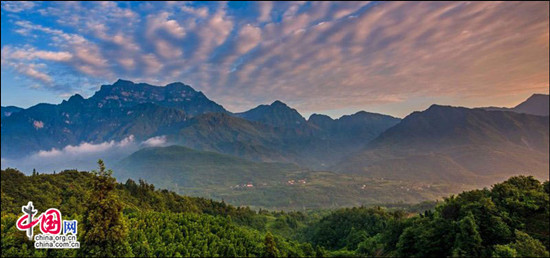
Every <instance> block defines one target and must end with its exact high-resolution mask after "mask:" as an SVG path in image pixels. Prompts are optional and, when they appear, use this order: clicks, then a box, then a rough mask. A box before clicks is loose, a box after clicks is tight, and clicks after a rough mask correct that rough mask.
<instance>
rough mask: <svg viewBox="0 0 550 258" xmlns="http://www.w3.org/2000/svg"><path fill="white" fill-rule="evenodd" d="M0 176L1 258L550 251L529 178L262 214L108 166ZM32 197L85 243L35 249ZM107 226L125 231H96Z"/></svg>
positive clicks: (542, 197) (544, 208)
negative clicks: (432, 200)
mask: <svg viewBox="0 0 550 258" xmlns="http://www.w3.org/2000/svg"><path fill="white" fill-rule="evenodd" d="M1 178H2V180H1V210H2V220H1V231H2V232H1V236H2V256H184V257H186V256H190V257H196V256H266V257H272V256H281V257H282V256H418V257H420V256H421V257H424V256H498V257H506V256H510V257H511V256H519V257H522V256H548V250H549V249H550V247H549V244H550V239H549V231H550V230H549V227H550V225H549V218H550V216H549V183H548V181H546V182H544V183H541V182H539V181H537V180H536V179H534V178H533V177H526V176H517V177H512V178H510V179H508V180H507V181H505V182H503V183H500V184H496V185H494V186H493V187H492V188H491V189H481V190H474V191H468V192H463V193H461V194H458V195H457V196H451V197H449V198H446V199H444V200H443V201H441V202H438V203H437V205H435V208H432V209H426V210H423V211H422V212H420V213H415V212H411V209H409V210H406V209H395V208H384V207H370V208H368V207H356V208H345V209H338V210H332V211H327V210H323V211H308V212H274V211H265V210H259V211H254V210H251V209H250V208H248V207H234V206H231V205H227V204H225V203H224V202H223V201H222V202H216V201H212V200H208V199H204V198H197V197H188V196H180V195H177V194H175V193H173V192H170V191H167V190H159V189H155V187H154V186H153V185H151V184H148V183H146V182H144V181H141V180H140V181H139V182H135V181H133V180H128V181H126V183H116V182H115V180H114V178H112V176H111V172H110V171H109V170H106V169H105V168H104V167H103V166H102V165H100V170H99V171H93V172H92V173H90V172H79V171H75V170H67V171H63V172H61V173H58V174H38V173H33V175H30V176H25V175H24V174H23V173H21V172H19V171H17V170H15V169H6V170H2V172H1ZM104 200H108V201H107V202H106V201H104ZM28 201H33V203H34V205H35V208H36V209H37V210H38V211H39V212H42V211H44V210H46V209H48V208H58V209H59V210H60V211H61V212H62V213H63V218H64V219H77V220H78V221H79V228H78V236H79V241H80V243H81V249H78V250H73V249H66V250H53V249H38V250H35V249H34V247H33V242H32V241H29V240H28V238H27V237H26V235H25V232H23V231H19V230H18V229H17V228H16V226H15V221H16V220H17V218H18V217H19V216H21V215H22V214H21V206H22V205H24V204H26V203H27V202H28ZM105 203H108V204H105ZM98 214H110V217H107V216H103V215H102V216H99V215H98ZM101 220H104V221H101ZM105 221H109V223H110V224H108V223H107V224H105V223H103V222H105ZM102 224H103V225H107V227H108V228H117V229H118V230H116V231H112V230H111V231H109V232H111V233H109V234H104V235H98V234H97V232H101V230H102V229H101V230H100V228H98V227H99V225H102ZM94 232H96V233H94Z"/></svg>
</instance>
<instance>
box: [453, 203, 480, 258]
mask: <svg viewBox="0 0 550 258" xmlns="http://www.w3.org/2000/svg"><path fill="white" fill-rule="evenodd" d="M458 227H459V232H458V233H457V235H456V239H455V246H454V249H453V256H479V255H480V254H481V249H482V245H481V242H482V240H481V236H480V235H479V230H478V227H477V225H476V222H475V219H474V215H473V214H472V213H469V214H468V215H467V216H466V217H464V218H463V219H461V220H460V222H459V225H458Z"/></svg>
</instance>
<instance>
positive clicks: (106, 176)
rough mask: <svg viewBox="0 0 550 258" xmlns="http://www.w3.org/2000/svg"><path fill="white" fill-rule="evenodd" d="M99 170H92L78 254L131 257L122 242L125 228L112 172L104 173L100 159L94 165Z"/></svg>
mask: <svg viewBox="0 0 550 258" xmlns="http://www.w3.org/2000/svg"><path fill="white" fill-rule="evenodd" d="M97 164H98V165H99V171H95V170H94V171H92V172H93V174H94V175H95V177H94V179H93V183H92V185H93V189H92V194H91V195H90V199H89V201H88V204H87V211H86V213H85V216H84V221H83V222H84V223H83V224H84V229H85V233H84V236H83V240H84V243H83V244H82V245H81V246H82V248H81V252H83V253H82V255H86V256H101V257H116V256H130V255H132V252H131V249H130V245H129V243H128V242H127V240H126V236H127V234H128V229H127V227H126V225H125V223H124V218H123V215H122V202H121V201H120V200H119V199H118V197H117V196H116V195H115V193H114V191H113V190H114V189H115V186H116V180H115V178H113V177H112V176H111V174H112V173H113V171H111V170H105V164H104V163H103V160H99V161H98V162H97Z"/></svg>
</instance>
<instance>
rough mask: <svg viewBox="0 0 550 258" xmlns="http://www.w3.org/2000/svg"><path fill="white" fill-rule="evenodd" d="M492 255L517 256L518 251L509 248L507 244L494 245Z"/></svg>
mask: <svg viewBox="0 0 550 258" xmlns="http://www.w3.org/2000/svg"><path fill="white" fill-rule="evenodd" d="M492 256H493V257H517V256H518V252H517V251H516V249H514V248H511V247H510V246H509V245H495V250H494V251H493V255H492Z"/></svg>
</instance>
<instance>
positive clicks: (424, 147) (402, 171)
mask: <svg viewBox="0 0 550 258" xmlns="http://www.w3.org/2000/svg"><path fill="white" fill-rule="evenodd" d="M548 131H549V118H548V117H543V116H534V115H528V114H518V113H515V112H491V111H485V110H483V109H468V108H462V107H450V106H439V105H432V106H431V107H430V108H428V109H427V110H425V111H422V112H413V113H412V114H410V115H409V116H407V117H405V118H404V119H403V120H402V121H401V122H400V123H399V124H397V125H396V126H394V127H392V128H390V129H388V130H386V131H385V132H384V133H382V134H381V135H380V136H378V137H377V138H376V139H374V140H373V141H372V142H370V143H369V144H367V145H366V147H365V148H364V149H363V150H362V151H360V152H358V153H356V154H354V155H351V156H350V157H348V158H347V159H345V160H344V161H342V162H341V163H340V164H339V165H337V166H335V167H333V169H334V170H337V171H340V172H343V173H361V174H367V175H371V176H374V177H385V178H391V179H407V180H432V181H434V182H435V181H440V182H441V181H447V182H449V181H451V182H457V183H487V182H489V183H492V182H493V181H495V180H500V179H501V178H504V177H507V176H509V175H514V174H521V173H525V171H529V173H531V174H532V175H535V176H537V177H539V178H546V179H548V169H549V167H548V164H549V158H548V148H549V137H548Z"/></svg>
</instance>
